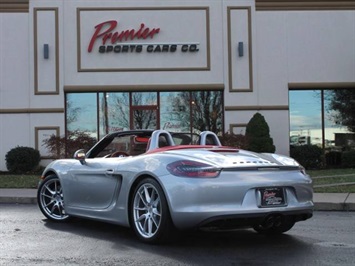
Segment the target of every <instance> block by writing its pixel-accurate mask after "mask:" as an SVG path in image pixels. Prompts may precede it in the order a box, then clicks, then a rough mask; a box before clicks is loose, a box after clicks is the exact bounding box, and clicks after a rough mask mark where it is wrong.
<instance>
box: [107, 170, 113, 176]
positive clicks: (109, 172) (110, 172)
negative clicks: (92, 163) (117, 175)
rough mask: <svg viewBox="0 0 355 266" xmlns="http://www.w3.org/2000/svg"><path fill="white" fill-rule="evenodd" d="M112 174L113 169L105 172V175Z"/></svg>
mask: <svg viewBox="0 0 355 266" xmlns="http://www.w3.org/2000/svg"><path fill="white" fill-rule="evenodd" d="M113 173H114V171H113V169H108V170H106V174H107V175H113Z"/></svg>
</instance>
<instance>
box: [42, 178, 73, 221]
mask: <svg viewBox="0 0 355 266" xmlns="http://www.w3.org/2000/svg"><path fill="white" fill-rule="evenodd" d="M37 202H38V207H39V209H40V210H41V212H42V213H43V214H44V216H46V217H47V218H48V219H50V220H52V221H58V222H60V221H65V220H68V219H69V215H67V214H66V213H65V210H64V197H63V190H62V186H61V184H60V180H59V178H58V177H57V176H56V175H49V176H47V177H46V178H45V179H44V180H43V181H42V183H41V184H40V185H39V188H38V191H37Z"/></svg>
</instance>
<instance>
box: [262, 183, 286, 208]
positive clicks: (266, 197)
mask: <svg viewBox="0 0 355 266" xmlns="http://www.w3.org/2000/svg"><path fill="white" fill-rule="evenodd" d="M257 191H258V194H259V199H260V200H259V207H261V208H273V207H274V208H275V207H284V206H287V199H286V193H285V188H283V187H264V188H258V190H257Z"/></svg>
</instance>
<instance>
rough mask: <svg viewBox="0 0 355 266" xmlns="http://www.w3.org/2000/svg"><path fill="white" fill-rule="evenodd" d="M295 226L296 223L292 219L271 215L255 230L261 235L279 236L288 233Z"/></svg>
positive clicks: (255, 227)
mask: <svg viewBox="0 0 355 266" xmlns="http://www.w3.org/2000/svg"><path fill="white" fill-rule="evenodd" d="M294 225H295V221H294V219H293V218H292V217H286V216H282V215H270V216H268V217H266V218H265V220H264V222H263V223H261V224H258V225H255V226H254V227H253V228H254V230H255V231H257V232H258V233H261V234H266V235H277V234H282V233H284V232H287V231H288V230H290V229H291V228H292V227H293V226H294Z"/></svg>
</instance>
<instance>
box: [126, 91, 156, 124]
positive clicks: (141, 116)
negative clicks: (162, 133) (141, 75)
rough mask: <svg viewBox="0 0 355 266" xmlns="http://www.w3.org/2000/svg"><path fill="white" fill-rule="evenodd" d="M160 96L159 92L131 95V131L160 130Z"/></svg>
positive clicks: (134, 93)
mask: <svg viewBox="0 0 355 266" xmlns="http://www.w3.org/2000/svg"><path fill="white" fill-rule="evenodd" d="M158 102H159V96H158V93H157V92H133V93H131V95H130V103H131V104H130V105H131V110H130V121H131V123H130V127H131V129H158V127H159V107H158Z"/></svg>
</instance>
